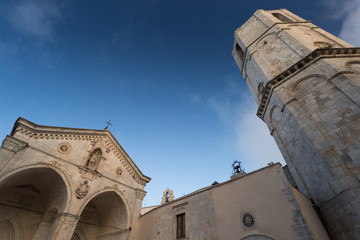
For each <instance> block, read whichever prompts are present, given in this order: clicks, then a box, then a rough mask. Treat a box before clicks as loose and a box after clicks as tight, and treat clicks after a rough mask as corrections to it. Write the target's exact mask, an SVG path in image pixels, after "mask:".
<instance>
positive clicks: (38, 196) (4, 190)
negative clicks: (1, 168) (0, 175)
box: [0, 167, 67, 239]
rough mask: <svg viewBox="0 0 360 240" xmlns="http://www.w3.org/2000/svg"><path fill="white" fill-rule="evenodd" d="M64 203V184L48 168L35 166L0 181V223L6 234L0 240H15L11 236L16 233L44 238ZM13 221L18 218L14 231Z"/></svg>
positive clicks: (55, 173)
mask: <svg viewBox="0 0 360 240" xmlns="http://www.w3.org/2000/svg"><path fill="white" fill-rule="evenodd" d="M66 200H67V189H66V185H65V183H64V181H63V179H62V177H61V176H60V175H59V174H58V173H57V172H56V171H55V170H53V169H51V168H46V167H35V168H30V169H25V170H21V171H16V172H14V173H13V174H11V175H9V176H7V177H6V178H5V179H3V180H2V181H1V182H0V213H1V215H0V223H1V227H2V228H3V229H5V230H6V231H5V230H4V232H8V234H7V235H6V237H5V236H2V237H1V239H16V238H14V237H11V236H18V235H19V233H18V232H19V231H21V232H22V233H21V236H22V235H23V236H25V237H26V238H29V239H33V238H34V239H46V237H47V236H48V234H49V232H50V228H51V225H52V223H53V222H54V220H55V215H56V214H57V213H58V212H59V211H62V210H63V208H64V206H65V204H66ZM16 219H21V226H17V227H16V228H15V227H14V224H12V222H15V221H16ZM18 225H19V224H18ZM12 232H13V233H12ZM19 236H20V235H19Z"/></svg>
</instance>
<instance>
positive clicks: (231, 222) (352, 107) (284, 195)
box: [0, 9, 360, 240]
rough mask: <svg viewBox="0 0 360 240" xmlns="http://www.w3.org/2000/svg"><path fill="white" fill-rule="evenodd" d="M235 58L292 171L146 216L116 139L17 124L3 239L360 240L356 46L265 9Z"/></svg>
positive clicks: (217, 189) (172, 196)
mask: <svg viewBox="0 0 360 240" xmlns="http://www.w3.org/2000/svg"><path fill="white" fill-rule="evenodd" d="M233 56H234V58H235V61H236V63H237V64H238V66H239V68H240V70H241V73H242V74H243V76H244V79H245V81H246V83H247V85H248V87H249V89H250V91H251V93H252V94H253V96H254V98H255V101H256V103H257V104H258V106H259V109H258V111H257V115H258V116H259V117H260V118H261V119H262V120H263V121H264V122H265V123H266V124H267V125H268V127H269V130H270V133H271V135H272V136H273V137H274V138H275V141H276V143H277V144H278V146H279V148H280V150H281V152H282V154H283V156H284V158H285V160H286V162H287V166H285V167H282V166H281V165H280V164H279V163H275V164H273V163H269V165H268V166H266V167H264V168H261V169H259V170H256V171H254V172H251V173H246V172H245V171H244V170H243V169H242V168H241V165H240V163H237V164H238V165H235V163H236V162H234V164H233V167H234V175H233V176H231V179H230V180H228V181H226V182H223V183H218V182H216V181H215V182H213V183H212V184H211V183H209V186H206V187H204V188H202V189H199V190H197V191H195V192H193V193H190V194H188V195H185V196H183V197H179V198H176V192H174V193H173V191H172V190H171V189H165V191H164V193H163V196H159V205H157V206H151V207H146V208H141V206H142V201H143V198H144V197H145V195H146V192H145V191H144V188H145V186H146V184H147V183H149V181H150V180H151V179H150V178H149V177H147V176H146V175H144V174H143V173H142V171H140V169H139V168H138V167H137V166H136V164H135V162H134V161H133V160H132V159H131V158H130V156H129V155H128V154H127V153H126V151H125V150H124V149H123V148H122V146H121V145H120V144H119V143H118V141H117V140H116V139H115V138H114V136H113V135H112V134H111V132H110V131H108V130H107V129H104V130H91V129H75V128H65V127H51V126H43V125H37V124H35V123H32V122H30V121H29V120H26V119H23V118H21V117H20V118H19V119H17V120H16V122H15V124H14V127H13V129H12V131H11V133H10V135H8V136H6V138H5V139H4V141H3V142H2V145H1V148H0V240H20V239H21V240H23V239H25V240H31V239H34V240H96V239H98V240H171V239H174V240H175V239H177V240H185V239H188V240H330V239H339V240H345V239H346V240H356V239H360V238H359V236H360V189H359V178H360V108H359V105H360V88H359V86H360V78H359V74H360V48H355V47H353V46H351V45H349V44H348V43H346V42H344V41H342V40H340V39H338V38H336V37H334V36H333V35H331V34H329V33H327V32H325V31H323V30H322V29H320V28H319V27H316V26H314V25H313V24H312V23H310V22H309V21H305V20H304V19H302V18H300V17H298V16H296V15H294V14H293V13H291V12H289V11H287V10H285V9H281V10H274V11H264V10H258V11H257V12H256V13H255V14H254V16H252V17H251V18H250V19H249V20H248V21H247V22H246V23H245V24H244V25H243V26H242V27H241V28H239V29H237V30H236V31H235V42H234V48H233ZM254 114H255V113H254ZM259 151H261V146H259ZM184 177H186V173H184ZM161 197H162V199H161ZM160 201H161V204H160Z"/></svg>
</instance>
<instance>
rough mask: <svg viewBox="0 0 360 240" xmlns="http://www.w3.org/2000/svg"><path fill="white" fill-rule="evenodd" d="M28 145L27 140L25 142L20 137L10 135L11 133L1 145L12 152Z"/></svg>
mask: <svg viewBox="0 0 360 240" xmlns="http://www.w3.org/2000/svg"><path fill="white" fill-rule="evenodd" d="M27 146H28V144H27V143H26V142H23V141H21V140H19V139H16V138H14V137H11V136H9V135H8V136H6V138H5V139H4V141H3V142H2V145H1V147H2V148H5V149H7V150H9V151H12V152H18V151H20V150H21V149H23V148H25V147H27Z"/></svg>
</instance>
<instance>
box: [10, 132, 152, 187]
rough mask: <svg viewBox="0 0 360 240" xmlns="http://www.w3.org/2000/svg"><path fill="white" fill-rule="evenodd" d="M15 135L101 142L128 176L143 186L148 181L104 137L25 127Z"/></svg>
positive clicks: (110, 141)
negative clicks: (42, 130) (43, 130)
mask: <svg viewBox="0 0 360 240" xmlns="http://www.w3.org/2000/svg"><path fill="white" fill-rule="evenodd" d="M15 133H20V134H24V135H26V136H29V137H30V138H35V139H38V138H40V139H44V138H45V139H61V140H79V141H90V144H91V145H93V146H95V145H96V144H97V143H98V142H100V141H102V140H104V141H103V145H104V148H105V149H106V151H107V150H108V149H109V150H110V152H113V154H114V155H115V156H116V157H117V159H118V160H119V162H120V163H121V164H122V166H123V167H124V169H125V170H126V171H127V172H128V173H129V174H130V176H131V177H132V178H133V179H134V180H135V181H136V182H137V183H139V184H141V185H143V186H145V185H146V183H147V182H148V180H146V179H144V178H143V177H141V176H140V175H139V173H138V172H137V171H136V170H135V167H134V166H133V165H132V164H131V162H130V161H131V159H130V158H129V157H128V156H127V154H126V152H125V151H123V149H122V148H121V146H120V149H119V148H118V147H117V146H116V144H115V143H114V142H113V141H112V140H111V139H110V138H109V136H106V135H102V136H99V135H87V134H58V133H55V132H39V131H34V130H32V129H31V128H28V127H26V126H24V127H23V126H19V127H17V128H16V129H15Z"/></svg>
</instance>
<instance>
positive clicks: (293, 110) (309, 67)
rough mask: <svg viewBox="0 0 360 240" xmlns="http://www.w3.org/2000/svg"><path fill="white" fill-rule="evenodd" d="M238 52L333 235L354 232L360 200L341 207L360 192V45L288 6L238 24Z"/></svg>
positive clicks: (262, 108)
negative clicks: (359, 46)
mask: <svg viewBox="0 0 360 240" xmlns="http://www.w3.org/2000/svg"><path fill="white" fill-rule="evenodd" d="M254 28H255V29H258V30H255V32H256V34H255V35H254V36H253V35H251V34H248V33H249V32H250V31H253V29H254ZM237 46H240V47H241V50H239V47H237ZM233 55H234V59H235V61H236V62H237V64H238V66H239V68H240V69H241V72H242V74H243V76H244V78H245V81H246V83H247V84H248V86H249V89H250V91H251V92H252V94H253V96H254V98H255V100H256V102H257V103H258V105H259V110H258V113H257V115H258V116H259V117H260V118H262V119H263V120H264V121H265V123H266V124H267V125H268V127H269V130H270V131H271V135H272V136H273V137H274V139H275V141H276V143H277V144H278V146H279V149H280V151H281V152H282V154H283V156H284V158H285V160H286V162H287V164H288V167H289V170H290V171H291V173H292V175H293V177H294V179H295V181H296V184H297V186H298V187H299V189H300V191H301V192H303V193H304V194H305V195H306V196H308V197H309V198H312V199H313V200H314V202H315V203H316V204H317V205H318V206H319V207H320V209H321V211H322V213H323V215H324V217H325V219H326V222H327V224H328V228H329V229H330V231H331V232H332V234H333V236H334V237H335V238H336V239H354V238H353V236H356V235H359V232H360V227H359V225H358V224H352V226H351V227H346V226H345V225H346V224H350V222H353V221H354V220H355V222H356V223H359V222H360V208H359V207H357V208H356V209H353V211H352V212H351V213H350V211H347V214H342V212H343V210H342V208H343V207H345V208H346V206H349V208H350V207H353V206H355V205H356V203H355V202H354V200H353V198H355V199H360V195H359V193H358V191H357V189H358V188H359V187H360V179H359V172H360V167H359V166H360V138H359V136H360V107H359V106H360V102H359V99H360V97H359V96H360V75H359V74H360V71H359V69H360V64H359V63H360V49H359V48H354V47H353V46H351V45H350V44H348V43H346V42H344V41H342V40H340V39H338V38H337V37H335V36H333V35H331V34H329V33H326V32H325V31H323V30H321V29H320V28H318V27H316V26H315V25H313V24H311V23H310V22H308V21H303V20H302V19H301V18H299V17H298V16H296V15H294V14H293V13H291V12H289V11H287V10H284V9H282V10H274V11H263V10H259V11H257V12H256V13H255V14H254V16H253V17H252V18H251V19H250V20H249V21H248V22H247V23H245V24H244V25H243V26H242V27H241V28H239V29H237V30H236V32H235V43H234V50H233ZM240 56H242V58H241V57H240ZM260 86H265V87H260ZM350 196H351V197H350ZM340 199H341V200H340ZM338 201H341V202H342V203H343V204H344V206H343V207H339V204H338V203H337V202H338ZM354 204H355V205H354ZM357 204H358V203H357ZM325 206H326V207H325ZM325 209H326V210H325ZM338 216H342V217H343V218H342V221H340V222H339V219H338ZM341 222H344V224H341ZM345 223H346V224H345Z"/></svg>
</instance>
